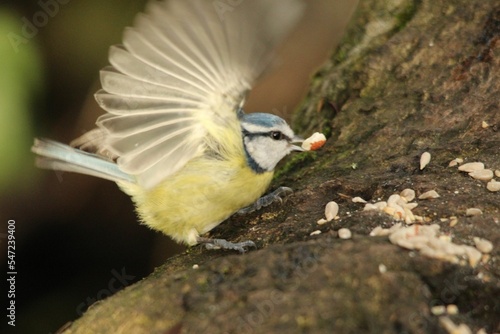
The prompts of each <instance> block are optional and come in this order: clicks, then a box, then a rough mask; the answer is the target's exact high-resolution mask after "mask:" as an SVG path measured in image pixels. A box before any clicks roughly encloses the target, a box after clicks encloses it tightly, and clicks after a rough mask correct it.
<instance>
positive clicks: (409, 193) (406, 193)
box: [399, 188, 415, 202]
mask: <svg viewBox="0 0 500 334" xmlns="http://www.w3.org/2000/svg"><path fill="white" fill-rule="evenodd" d="M399 196H401V198H404V199H405V200H406V201H407V202H411V201H413V200H414V199H415V190H413V189H408V188H407V189H405V190H403V191H402V192H401V193H399Z"/></svg>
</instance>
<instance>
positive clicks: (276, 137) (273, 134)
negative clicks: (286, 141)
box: [271, 131, 283, 140]
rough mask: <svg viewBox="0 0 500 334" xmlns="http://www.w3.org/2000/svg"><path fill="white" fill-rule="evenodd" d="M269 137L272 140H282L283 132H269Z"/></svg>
mask: <svg viewBox="0 0 500 334" xmlns="http://www.w3.org/2000/svg"><path fill="white" fill-rule="evenodd" d="M271 138H272V139H274V140H282V139H283V134H282V133H281V132H279V131H272V132H271Z"/></svg>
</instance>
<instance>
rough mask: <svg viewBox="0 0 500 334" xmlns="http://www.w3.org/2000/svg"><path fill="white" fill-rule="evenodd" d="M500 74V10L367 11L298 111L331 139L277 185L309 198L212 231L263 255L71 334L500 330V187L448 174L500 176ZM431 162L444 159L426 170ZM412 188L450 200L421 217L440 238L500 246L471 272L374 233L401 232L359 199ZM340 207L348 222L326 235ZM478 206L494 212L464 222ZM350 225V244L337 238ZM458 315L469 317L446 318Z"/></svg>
mask: <svg viewBox="0 0 500 334" xmlns="http://www.w3.org/2000/svg"><path fill="white" fill-rule="evenodd" d="M499 78H500V5H499V3H498V1H494V0H489V1H467V0H456V1H434V0H413V1H412V0H388V1H378V0H364V1H363V0H362V1H361V2H360V5H359V8H358V9H357V12H356V14H355V15H354V18H353V20H352V22H351V24H350V27H349V29H348V31H347V34H346V36H345V38H344V41H343V42H342V44H341V45H340V47H339V48H338V49H337V51H336V52H335V53H334V54H333V55H332V57H331V60H330V62H329V63H328V64H327V65H325V66H324V68H323V69H322V70H321V71H319V72H318V73H317V75H316V76H315V77H314V78H313V81H312V85H311V89H310V93H309V95H308V97H307V99H306V102H305V103H304V106H303V108H302V109H301V110H300V111H299V112H298V113H297V114H296V121H295V123H296V124H295V125H296V127H297V128H300V129H301V132H302V133H303V134H310V133H311V132H313V131H317V130H321V131H323V132H324V133H326V134H328V136H329V140H328V142H327V144H326V146H325V147H324V148H323V149H322V150H320V151H318V152H313V153H303V154H301V155H296V156H295V157H292V158H291V159H290V160H288V162H287V163H286V164H285V165H284V166H283V167H282V169H281V170H280V172H279V173H278V176H277V178H276V179H275V182H274V186H278V185H287V186H291V187H293V188H294V189H295V193H294V194H293V195H292V196H290V197H289V198H287V200H286V201H285V204H284V205H282V206H280V205H272V206H271V207H268V208H266V209H264V210H262V211H260V212H258V213H253V214H251V215H249V216H245V217H240V216H235V217H233V218H231V219H230V220H229V221H227V222H225V223H223V224H222V225H221V226H219V227H218V228H216V229H215V230H214V231H212V233H211V236H212V237H216V238H224V239H228V240H231V241H241V240H247V239H250V240H254V241H255V242H256V243H257V245H258V249H257V250H252V251H250V252H248V253H247V254H244V255H236V254H233V253H231V252H227V251H207V250H205V249H203V248H202V247H194V248H192V249H191V250H190V251H189V252H187V253H186V254H182V255H179V256H177V257H175V258H172V259H171V260H170V261H169V262H167V263H166V264H165V265H163V266H162V267H160V268H157V270H156V271H155V272H154V273H153V274H152V275H150V276H149V277H147V278H145V279H144V280H142V281H141V282H139V283H137V284H134V285H132V286H129V287H127V288H126V289H124V290H123V291H121V292H119V293H117V294H116V295H114V296H112V297H110V298H108V299H106V300H104V301H102V302H99V303H97V304H96V305H94V306H92V307H91V308H90V309H89V310H88V311H87V312H86V313H85V314H84V315H83V316H82V318H80V319H78V320H77V321H75V322H74V323H72V324H69V325H68V326H67V328H66V329H65V330H64V333H89V332H91V333H181V332H183V333H278V332H283V333H298V332H310V333H323V332H324V333H366V332H370V333H431V332H441V333H445V332H447V331H448V332H449V331H451V330H452V327H453V324H455V325H456V326H457V327H458V326H459V325H460V324H464V325H462V329H463V328H465V326H468V327H469V328H470V329H471V330H472V331H473V332H474V333H475V332H477V331H478V330H479V329H481V328H484V329H485V330H486V332H487V333H493V332H498V331H500V324H499V323H500V320H499V319H500V315H499V314H500V298H499V297H498V296H500V280H499V279H500V259H499V254H500V251H499V248H498V244H499V242H500V226H499V224H500V192H492V191H489V190H487V188H486V182H484V181H479V180H476V179H474V178H472V177H470V176H469V175H467V173H462V172H459V171H458V170H457V168H456V167H448V163H449V162H450V160H452V159H454V158H458V157H460V158H463V159H464V160H465V162H472V161H481V162H483V163H484V164H485V166H486V167H487V168H491V169H493V170H495V169H497V170H500V135H499V132H498V127H499V126H500V112H499V108H500V107H499V101H500V80H499ZM483 122H485V123H483ZM425 151H428V152H430V153H431V155H432V159H431V161H430V163H429V165H428V166H427V167H425V168H424V169H423V170H421V169H420V167H419V159H420V156H421V154H422V153H423V152H425ZM499 173H500V172H499ZM499 178H500V177H499V175H497V180H498V179H499ZM405 188H411V189H414V190H415V191H416V193H417V196H418V195H420V194H422V193H424V192H426V191H428V190H436V191H437V192H438V193H439V195H440V196H441V197H440V198H436V199H428V200H419V199H417V200H416V202H417V203H418V207H416V208H415V209H413V213H414V214H415V215H418V216H421V217H422V223H421V224H422V225H424V226H427V225H430V224H438V225H439V226H440V231H439V233H440V234H442V235H444V236H445V237H442V238H441V239H446V236H448V239H449V237H451V238H452V241H453V242H454V243H455V244H457V245H464V244H466V245H470V246H474V241H473V237H481V238H485V239H487V240H489V241H491V242H492V243H493V251H492V252H491V253H490V254H484V255H483V256H482V258H481V259H480V260H479V263H478V264H477V265H475V266H471V264H470V260H469V261H468V260H467V257H463V256H462V257H461V256H458V257H455V258H453V257H450V256H445V255H443V256H441V257H439V256H437V257H438V258H432V257H429V256H426V255H425V254H423V253H422V252H419V251H418V250H408V249H405V248H402V247H399V246H397V245H394V244H392V243H391V242H390V241H389V240H388V238H387V237H373V236H370V235H369V234H370V231H372V230H373V229H374V228H375V227H377V226H382V227H385V228H388V227H391V226H393V225H394V224H395V223H397V221H396V219H395V218H394V217H392V216H390V215H388V214H386V213H384V212H381V211H376V210H372V211H363V204H359V203H353V202H352V201H351V198H352V197H355V196H360V197H362V198H364V199H365V200H369V201H370V202H377V201H381V200H386V199H387V198H388V197H389V196H390V195H392V194H394V193H399V192H400V191H402V190H403V189H405ZM332 200H334V201H336V202H337V203H338V204H339V206H340V213H339V217H340V218H339V219H335V220H333V221H330V222H326V223H325V224H322V225H318V224H317V221H318V220H319V219H321V218H323V216H324V207H325V204H326V203H328V202H329V201H332ZM472 207H474V208H479V209H481V210H482V214H481V215H475V216H468V215H466V214H465V212H466V209H468V208H472ZM452 216H456V217H457V219H456V220H455V219H454V218H453V217H452ZM412 226H413V227H414V228H416V227H415V226H420V225H412ZM340 228H348V229H350V230H351V231H352V232H353V236H352V238H351V239H349V240H343V239H340V238H338V233H337V231H338V230H339V229H340ZM317 230H319V231H321V234H319V235H318V234H313V235H311V232H313V231H317ZM483 253H487V251H485V252H483ZM456 258H458V259H459V260H458V262H457V261H454V259H455V260H456ZM454 262H455V263H454ZM195 264H197V265H198V266H199V267H198V268H197V269H194V268H193V265H195ZM450 304H453V305H456V306H457V307H458V313H456V312H455V311H454V310H453V308H454V307H449V308H448V309H447V310H446V309H444V311H443V309H442V308H439V307H435V306H441V305H444V306H446V305H450ZM443 312H444V314H442V313H443ZM446 312H448V314H446ZM463 333H466V332H463Z"/></svg>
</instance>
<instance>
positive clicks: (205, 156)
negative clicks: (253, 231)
mask: <svg viewBox="0 0 500 334" xmlns="http://www.w3.org/2000/svg"><path fill="white" fill-rule="evenodd" d="M223 4H224V6H225V7H224V6H222V5H223ZM302 11H303V3H302V2H301V1H299V0H281V1H267V0H252V1H238V2H234V1H233V2H231V4H229V3H227V4H226V3H225V2H218V1H215V2H214V1H203V0H170V1H151V2H150V3H149V4H148V6H147V8H146V11H145V13H143V14H139V15H138V16H137V18H136V20H135V22H134V25H133V27H131V28H127V29H126V30H125V32H124V36H123V45H120V46H112V47H111V48H110V52H109V61H110V63H111V66H109V67H106V68H104V69H103V70H102V71H101V84H102V89H101V90H100V91H98V92H97V93H96V94H95V97H96V100H97V102H98V103H99V105H100V106H101V107H102V108H103V109H104V110H105V111H106V113H105V114H104V115H102V116H100V117H99V118H98V119H97V122H96V124H97V128H96V129H94V130H91V131H90V132H88V133H86V134H84V135H83V136H82V137H80V138H78V139H76V140H74V141H73V142H72V143H71V146H68V145H64V144H60V143H57V142H54V141H51V140H46V139H36V140H35V143H34V146H33V147H32V151H33V152H34V153H36V154H37V155H38V158H37V165H38V166H39V167H41V168H47V169H53V170H60V171H67V172H77V173H82V174H88V175H93V176H97V177H100V178H103V179H108V180H112V181H114V182H116V183H117V184H118V186H119V187H120V188H121V189H122V190H123V191H124V192H125V193H127V194H128V195H130V196H131V198H132V200H133V202H134V204H135V206H136V211H137V213H138V216H139V218H140V220H141V222H142V223H144V224H145V225H147V226H149V227H150V228H152V229H154V230H158V231H161V232H163V233H165V234H166V235H168V236H170V237H172V238H173V239H174V240H176V241H177V242H180V243H184V244H187V245H195V244H199V243H203V244H205V245H206V246H207V248H227V249H235V250H239V251H244V250H245V249H246V247H249V246H255V245H254V244H253V242H251V241H245V242H240V243H231V242H229V241H226V240H223V239H209V238H203V237H201V235H203V234H204V233H206V232H208V231H210V230H211V229H213V228H214V227H215V226H217V225H219V224H220V223H221V222H222V221H224V220H225V219H227V218H228V217H229V216H231V215H232V214H234V213H235V212H238V211H240V212H249V211H252V210H254V209H258V208H260V207H262V206H265V205H268V204H270V203H272V202H273V201H275V200H281V197H280V196H282V195H283V194H284V193H286V192H288V191H289V190H290V189H289V188H284V187H282V188H279V189H278V190H277V191H275V192H273V193H271V194H269V195H267V196H264V197H262V198H260V199H259V197H260V196H262V195H263V194H264V192H265V191H266V189H267V188H268V186H269V184H270V182H271V179H272V176H273V170H274V168H275V167H276V164H277V163H278V162H279V161H280V160H281V159H282V158H283V157H285V156H286V155H287V154H289V153H290V152H292V151H301V150H302V148H301V147H299V146H296V145H294V143H295V142H300V139H299V138H298V137H296V136H295V134H294V132H293V131H292V129H291V128H290V126H289V125H288V124H287V123H286V122H285V121H284V120H283V119H281V118H280V117H278V116H275V115H272V114H266V113H252V114H245V113H244V112H243V110H242V109H241V108H242V105H243V100H244V96H245V94H246V93H247V91H248V90H249V89H250V88H251V86H252V84H253V83H254V81H255V80H256V79H257V78H258V77H259V76H260V75H261V74H262V73H263V71H264V69H265V68H266V67H267V66H268V64H269V62H270V59H271V54H272V51H273V50H274V49H275V48H276V46H277V45H278V43H279V42H281V41H282V40H283V38H284V37H285V36H286V34H287V33H288V32H289V31H290V30H291V29H292V27H293V26H294V25H295V24H296V22H297V21H298V20H299V18H300V16H301V13H302ZM90 152H92V153H90Z"/></svg>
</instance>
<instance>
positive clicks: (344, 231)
mask: <svg viewBox="0 0 500 334" xmlns="http://www.w3.org/2000/svg"><path fill="white" fill-rule="evenodd" d="M338 233H339V238H340V239H351V237H352V233H351V230H349V229H348V228H341V229H340V230H339V231H338Z"/></svg>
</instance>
